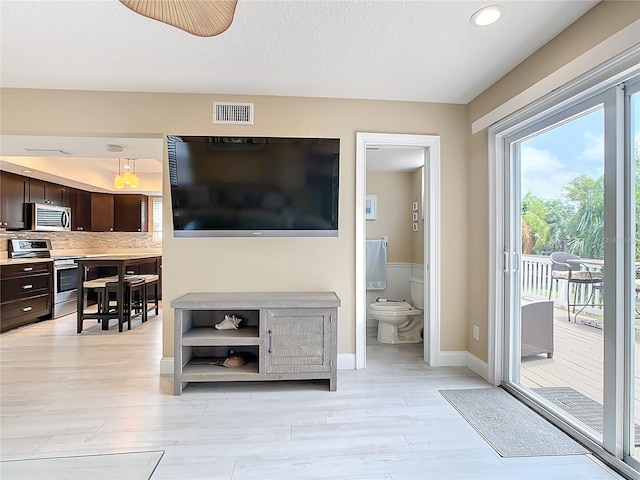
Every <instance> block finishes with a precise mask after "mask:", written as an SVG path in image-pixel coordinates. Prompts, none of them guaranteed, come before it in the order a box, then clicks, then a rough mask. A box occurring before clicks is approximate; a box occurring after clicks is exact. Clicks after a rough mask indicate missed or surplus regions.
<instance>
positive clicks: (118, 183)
mask: <svg viewBox="0 0 640 480" xmlns="http://www.w3.org/2000/svg"><path fill="white" fill-rule="evenodd" d="M121 172H122V170H121V168H120V159H118V174H117V175H116V176H115V178H114V179H113V184H114V185H115V187H116V188H117V189H118V190H122V189H123V188H124V177H123V176H122V173H121Z"/></svg>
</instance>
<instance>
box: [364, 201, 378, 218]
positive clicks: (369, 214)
mask: <svg viewBox="0 0 640 480" xmlns="http://www.w3.org/2000/svg"><path fill="white" fill-rule="evenodd" d="M376 201H377V197H376V196H375V195H367V196H366V198H365V200H364V218H365V219H366V220H375V219H376Z"/></svg>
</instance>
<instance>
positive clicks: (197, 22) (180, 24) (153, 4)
mask: <svg viewBox="0 0 640 480" xmlns="http://www.w3.org/2000/svg"><path fill="white" fill-rule="evenodd" d="M120 3H122V4H123V5H124V6H125V7H127V8H129V9H130V10H133V11H134V12H136V13H139V14H140V15H142V16H144V17H148V18H152V19H153V20H158V21H159V22H162V23H166V24H167V25H171V26H173V27H176V28H179V29H180V30H184V31H185V32H188V33H191V34H193V35H196V36H198V37H213V36H215V35H219V34H221V33H222V32H224V31H225V30H226V29H228V28H229V26H231V22H232V21H233V15H234V13H235V11H236V4H237V3H238V0H120Z"/></svg>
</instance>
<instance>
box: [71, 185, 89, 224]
mask: <svg viewBox="0 0 640 480" xmlns="http://www.w3.org/2000/svg"><path fill="white" fill-rule="evenodd" d="M67 206H68V207H71V230H73V231H86V232H90V231H91V192H87V191H85V190H79V189H77V188H72V189H69V190H68V192H67Z"/></svg>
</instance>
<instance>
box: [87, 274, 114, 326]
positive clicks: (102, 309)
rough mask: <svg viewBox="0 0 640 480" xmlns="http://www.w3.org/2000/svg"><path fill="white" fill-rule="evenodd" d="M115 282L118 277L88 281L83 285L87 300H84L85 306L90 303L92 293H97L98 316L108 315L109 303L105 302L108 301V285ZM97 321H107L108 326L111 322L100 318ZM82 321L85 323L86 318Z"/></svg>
mask: <svg viewBox="0 0 640 480" xmlns="http://www.w3.org/2000/svg"><path fill="white" fill-rule="evenodd" d="M114 280H118V277H117V276H112V277H101V278H95V279H93V280H87V281H85V282H84V283H83V287H84V292H85V298H83V299H82V301H83V302H85V304H86V303H88V301H89V295H90V294H91V293H95V294H96V296H97V303H96V308H97V314H98V315H104V314H106V313H108V303H106V302H105V300H106V299H107V296H106V291H107V283H108V282H113V281H114ZM87 316H89V314H87ZM90 318H92V317H90V316H89V319H90ZM96 320H98V322H101V321H103V320H106V321H107V325H108V322H109V320H108V319H105V318H99V317H98V318H96ZM81 321H84V318H82V319H81Z"/></svg>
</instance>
